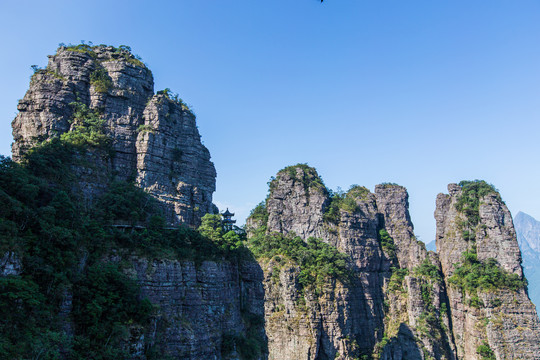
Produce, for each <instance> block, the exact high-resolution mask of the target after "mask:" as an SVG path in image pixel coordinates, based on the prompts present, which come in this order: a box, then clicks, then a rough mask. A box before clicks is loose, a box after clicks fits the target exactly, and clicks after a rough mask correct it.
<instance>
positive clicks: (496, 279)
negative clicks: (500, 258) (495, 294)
mask: <svg viewBox="0 0 540 360" xmlns="http://www.w3.org/2000/svg"><path fill="white" fill-rule="evenodd" d="M448 281H449V283H450V284H451V285H453V286H456V287H458V288H460V289H461V290H462V291H464V292H467V293H470V294H475V293H476V291H477V290H480V291H494V290H498V289H509V290H513V291H518V290H520V289H522V288H523V287H524V286H525V285H526V280H525V279H521V278H520V277H519V276H518V275H517V274H512V273H508V272H507V271H504V270H502V269H501V268H500V267H499V265H498V264H497V260H495V259H493V258H490V259H487V260H486V261H485V262H480V261H479V260H478V257H477V255H476V253H475V252H473V251H466V252H464V253H463V255H462V262H461V264H460V265H459V266H458V267H457V268H456V270H455V272H454V274H453V275H452V276H451V277H450V278H449V279H448Z"/></svg>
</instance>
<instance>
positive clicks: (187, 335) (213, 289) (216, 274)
mask: <svg viewBox="0 0 540 360" xmlns="http://www.w3.org/2000/svg"><path fill="white" fill-rule="evenodd" d="M132 264H133V274H132V275H133V276H134V277H135V278H137V279H138V281H139V283H140V284H141V292H142V296H144V297H147V298H148V299H149V300H150V301H151V302H152V303H153V304H154V305H155V306H158V308H159V313H158V315H157V316H155V317H154V318H153V319H152V323H151V325H150V326H149V327H148V328H146V329H138V330H137V329H133V330H132V331H131V333H132V339H131V354H132V356H133V358H136V359H145V358H146V357H145V356H144V354H145V353H146V354H148V353H149V352H151V351H149V350H148V349H149V348H150V349H153V350H152V351H155V353H156V354H161V355H160V356H163V357H170V358H173V359H186V360H188V359H189V360H197V359H222V358H233V359H234V358H238V354H237V353H235V351H234V349H232V350H233V351H231V352H228V351H226V349H225V344H224V342H226V341H227V339H231V338H233V337H236V336H240V337H246V336H253V334H255V335H256V336H260V337H262V338H265V334H264V327H263V322H262V321H260V322H259V323H257V324H255V325H256V326H253V325H251V326H250V322H249V320H248V319H250V318H251V319H252V318H260V319H261V320H262V318H263V314H264V289H263V286H262V280H263V273H262V271H261V268H260V267H259V266H258V265H257V263H255V262H245V263H240V264H236V265H235V264H231V263H229V262H212V261H206V262H203V263H202V264H201V265H196V264H195V263H193V262H186V261H184V262H179V261H175V260H148V259H141V258H134V259H132Z"/></svg>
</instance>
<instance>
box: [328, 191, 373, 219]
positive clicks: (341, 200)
mask: <svg viewBox="0 0 540 360" xmlns="http://www.w3.org/2000/svg"><path fill="white" fill-rule="evenodd" d="M369 193H370V192H369V190H368V189H367V188H365V187H363V186H359V185H351V187H350V188H349V191H347V192H344V191H343V190H341V189H340V188H338V190H337V191H331V190H330V191H329V195H330V204H329V205H328V207H327V208H326V210H325V212H324V217H323V218H324V220H325V221H327V222H329V223H332V224H336V225H337V224H338V223H339V221H340V219H341V211H342V210H343V211H346V212H348V213H354V212H356V211H358V204H357V201H358V200H359V201H365V200H367V198H368V195H369Z"/></svg>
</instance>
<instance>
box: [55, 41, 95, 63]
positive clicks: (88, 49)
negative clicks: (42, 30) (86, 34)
mask: <svg viewBox="0 0 540 360" xmlns="http://www.w3.org/2000/svg"><path fill="white" fill-rule="evenodd" d="M62 46H63V47H65V50H67V51H73V52H78V53H82V54H88V55H90V56H91V57H93V58H94V59H95V58H97V54H96V53H95V52H94V47H93V46H92V45H91V44H85V43H84V42H83V43H82V44H77V45H72V44H69V45H67V46H66V45H64V44H60V47H62Z"/></svg>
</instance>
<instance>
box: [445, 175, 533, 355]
mask: <svg viewBox="0 0 540 360" xmlns="http://www.w3.org/2000/svg"><path fill="white" fill-rule="evenodd" d="M448 192H449V194H448V195H446V194H439V195H438V196H437V207H436V210H435V219H436V220H437V239H436V241H437V249H438V252H439V258H440V261H441V265H442V270H443V273H444V277H445V280H446V282H447V283H448V281H449V279H450V278H451V276H452V275H453V274H455V272H456V269H457V268H458V267H459V266H460V265H461V264H462V255H463V253H464V252H465V251H469V252H470V253H475V254H476V257H477V259H478V261H479V262H480V263H485V262H486V261H488V259H495V261H496V263H497V266H498V267H499V268H500V269H502V270H503V271H504V272H505V273H507V274H514V275H515V276H516V278H522V277H523V271H522V268H521V254H520V252H519V248H518V244H517V240H516V235H515V231H514V227H513V224H512V218H511V215H510V212H509V211H508V208H507V207H506V205H505V204H504V203H503V202H502V200H501V199H500V196H499V194H498V193H497V192H496V191H495V190H492V191H489V192H488V193H487V194H485V195H483V196H480V195H478V198H477V201H478V210H477V213H474V212H473V211H471V212H469V213H467V212H466V211H464V210H460V209H459V206H457V204H458V202H459V201H460V199H461V198H462V196H473V195H465V194H464V189H463V188H462V186H460V185H457V184H450V185H448ZM471 209H472V207H471ZM447 292H448V298H449V302H450V309H449V310H450V313H451V317H452V331H453V333H454V336H455V341H456V347H457V353H458V357H459V358H460V359H482V356H481V354H480V353H479V349H480V347H482V346H483V347H484V349H485V348H486V347H489V348H490V349H491V351H492V352H493V354H494V356H495V357H496V358H497V359H536V358H540V341H539V340H540V324H539V320H538V316H537V314H536V310H535V307H534V305H533V304H532V303H531V301H530V300H529V297H528V294H527V288H526V286H521V287H519V288H517V289H510V288H504V287H503V288H496V289H483V288H477V289H469V290H467V291H465V290H462V289H459V288H458V287H457V286H455V285H452V284H450V286H448V291H447Z"/></svg>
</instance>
